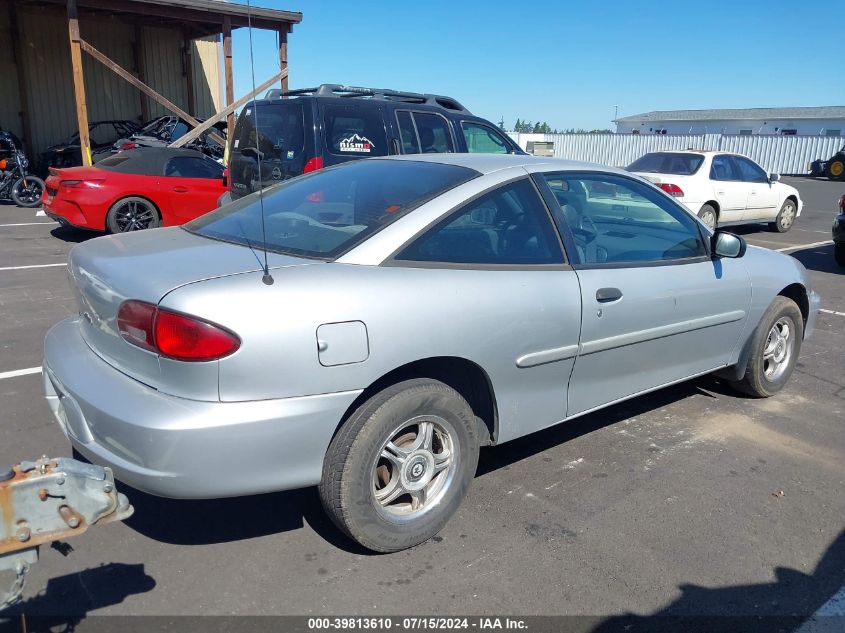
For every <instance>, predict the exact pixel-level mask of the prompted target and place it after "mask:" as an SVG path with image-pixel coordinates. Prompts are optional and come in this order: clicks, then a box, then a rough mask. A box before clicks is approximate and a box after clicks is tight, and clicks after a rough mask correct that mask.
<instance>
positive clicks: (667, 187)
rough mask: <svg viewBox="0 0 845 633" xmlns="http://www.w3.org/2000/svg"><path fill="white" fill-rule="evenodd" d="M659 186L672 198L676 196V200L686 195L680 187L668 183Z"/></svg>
mask: <svg viewBox="0 0 845 633" xmlns="http://www.w3.org/2000/svg"><path fill="white" fill-rule="evenodd" d="M657 186H658V187H660V188H661V189H663V191H665V192H666V193H668V194H669V195H670V196H675V197H676V198H680V197H682V196H683V195H684V190H683V189H681V188H680V187H679V186H678V185H673V184H672V183H668V182H661V183H660V184H659V185H657Z"/></svg>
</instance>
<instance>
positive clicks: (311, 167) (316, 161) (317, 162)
mask: <svg viewBox="0 0 845 633" xmlns="http://www.w3.org/2000/svg"><path fill="white" fill-rule="evenodd" d="M322 168H323V157H322V156H315V157H314V158H312V159H311V160H309V161H308V162H307V163H305V167H304V168H303V170H302V173H303V174H307V173H308V172H309V171H317V170H318V169H322Z"/></svg>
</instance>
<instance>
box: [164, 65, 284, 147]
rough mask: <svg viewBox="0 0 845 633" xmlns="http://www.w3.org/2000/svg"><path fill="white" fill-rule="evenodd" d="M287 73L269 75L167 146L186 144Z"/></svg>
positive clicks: (282, 79) (280, 79)
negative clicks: (262, 81) (259, 83)
mask: <svg viewBox="0 0 845 633" xmlns="http://www.w3.org/2000/svg"><path fill="white" fill-rule="evenodd" d="M287 74H288V71H287V70H283V71H282V72H280V73H278V74H277V75H275V76H273V77H270V79H268V80H267V81H265V82H264V83H263V84H261V85H260V86H258V87H257V88H256V89H255V90H252V91H250V92H248V93H247V94H245V95H244V96H243V97H241V98H240V99H238V100H237V101H235V102H234V103H231V104H229V105H228V106H226V107H225V108H223V109H222V110H220V112H218V113H217V114H215V115H214V116H210V117H208V118H207V119H206V120H205V121H203V122H202V124H201V125H198V126H197V127H195V128H194V129H193V130H191V131H190V132H188V133H187V134H185V135H184V136H181V137H179V138H178V139H177V140H175V141H174V142H173V143H171V144H170V145H168V147H182V146H183V145H186V144H188V143H190V142H191V141H193V140H194V139H195V138H199V137H200V135H201V134H202V133H203V132H205V131H206V130H207V129H208V128H210V127H211V126H212V125H214V124H215V123H217V122H218V121H222V120H223V119H225V118H227V117H229V116H231V115H232V113H233V112H234V111H235V110H237V109H238V108H240V107H241V106H242V105H243V104H245V103H246V102H247V101H249V100H250V99H252V98H253V97H254V96H255V95H257V94H258V93H259V92H262V91H264V90H267V88H269V87H270V86H272V85H273V84H274V83H276V82H277V81H284V80H285V78H286V77H287ZM229 138H230V139H231V138H232V136H231V135H230V136H229Z"/></svg>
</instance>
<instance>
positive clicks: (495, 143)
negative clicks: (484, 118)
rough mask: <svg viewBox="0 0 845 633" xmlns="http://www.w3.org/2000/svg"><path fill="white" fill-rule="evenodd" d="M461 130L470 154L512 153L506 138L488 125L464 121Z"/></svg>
mask: <svg viewBox="0 0 845 633" xmlns="http://www.w3.org/2000/svg"><path fill="white" fill-rule="evenodd" d="M461 128H462V129H463V132H464V138H465V139H466V142H467V150H468V151H469V152H470V153H481V154H507V153H508V152H510V151H511V148H510V146H509V145H508V142H507V141H506V140H505V138H504V137H503V136H502V135H501V134H500V133H499V132H496V131H495V130H493V129H492V128H490V127H488V126H486V125H481V124H479V123H469V122H467V121H464V122H463V123H461Z"/></svg>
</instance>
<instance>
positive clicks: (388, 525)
mask: <svg viewBox="0 0 845 633" xmlns="http://www.w3.org/2000/svg"><path fill="white" fill-rule="evenodd" d="M478 447H479V441H478V436H477V426H476V420H475V416H474V414H473V412H472V409H471V408H470V406H469V405H468V404H467V402H466V400H464V398H463V397H461V395H460V394H459V393H458V392H456V391H455V390H454V389H452V388H451V387H449V386H447V385H445V384H443V383H442V382H439V381H437V380H429V379H413V380H407V381H404V382H401V383H398V384H396V385H393V386H392V387H388V388H387V389H385V390H384V391H381V392H380V393H378V394H376V395H374V396H373V397H372V398H370V399H369V400H368V401H367V402H365V403H364V404H363V405H362V406H361V407H360V408H359V409H358V410H357V411H355V413H353V414H352V416H351V417H350V418H349V419H348V420H347V421H346V422H345V423H344V425H343V426H342V427H341V428H340V430H339V431H338V433H337V435H336V436H335V437H334V439H333V440H332V442H331V445H330V446H329V450H328V452H327V453H326V457H325V461H324V463H323V476H322V481H321V482H320V498H321V500H322V502H323V508H324V509H325V510H326V512H327V513H328V515H329V516H330V517H331V519H332V521H333V522H334V523H335V525H337V526H338V527H339V528H340V529H341V530H342V531H343V532H345V533H346V534H347V535H349V536H350V537H351V538H353V539H354V540H356V541H357V542H358V543H360V544H361V545H363V546H364V547H366V548H368V549H371V550H373V551H376V552H395V551H398V550H401V549H405V548H408V547H413V546H414V545H418V544H419V543H422V542H424V541H427V540H428V539H430V538H431V537H432V536H434V535H435V534H437V533H438V532H439V531H440V530H441V529H442V528H443V526H444V525H445V524H446V522H447V521H448V520H449V518H450V517H451V516H452V514H453V513H454V512H455V510H457V509H458V507H459V506H460V504H461V501H463V498H464V496H465V495H466V492H467V489H468V488H469V485H470V482H471V481H472V478H473V476H474V475H475V469H476V466H477V465H478V450H479V448H478Z"/></svg>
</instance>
